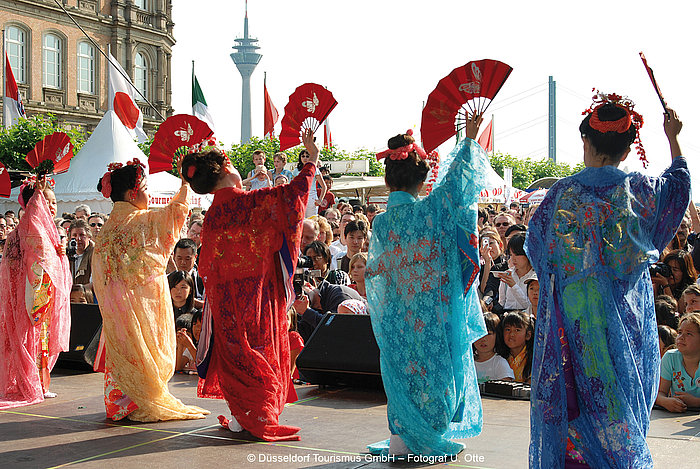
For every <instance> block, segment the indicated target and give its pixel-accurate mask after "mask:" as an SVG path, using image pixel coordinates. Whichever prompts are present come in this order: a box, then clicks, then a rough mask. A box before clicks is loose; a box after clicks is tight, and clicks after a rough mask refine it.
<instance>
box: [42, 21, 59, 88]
mask: <svg viewBox="0 0 700 469" xmlns="http://www.w3.org/2000/svg"><path fill="white" fill-rule="evenodd" d="M44 86H46V87H48V88H57V89H60V88H61V86H62V84H61V39H60V38H59V37H58V36H56V35H55V34H47V35H46V36H44Z"/></svg>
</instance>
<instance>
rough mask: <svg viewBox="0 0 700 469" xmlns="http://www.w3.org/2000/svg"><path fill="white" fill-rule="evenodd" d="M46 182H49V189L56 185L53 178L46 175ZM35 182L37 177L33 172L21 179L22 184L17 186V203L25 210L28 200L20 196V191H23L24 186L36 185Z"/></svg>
mask: <svg viewBox="0 0 700 469" xmlns="http://www.w3.org/2000/svg"><path fill="white" fill-rule="evenodd" d="M46 182H48V183H49V186H51V189H53V188H54V187H56V181H54V180H53V178H50V177H47V178H46ZM36 183H37V178H36V176H35V175H34V174H32V175H31V176H29V177H28V178H25V179H24V180H23V181H22V185H21V186H19V197H17V202H18V203H19V206H20V207H22V208H23V209H25V210H26V208H27V202H29V201H28V200H24V197H22V193H23V192H24V188H25V187H27V186H28V187H31V188H32V189H33V188H34V187H35V186H36Z"/></svg>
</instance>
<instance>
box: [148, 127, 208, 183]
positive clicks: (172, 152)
mask: <svg viewBox="0 0 700 469" xmlns="http://www.w3.org/2000/svg"><path fill="white" fill-rule="evenodd" d="M202 143H205V144H207V145H216V139H215V138H214V132H212V131H211V129H210V128H209V126H208V125H207V124H206V123H205V122H203V121H201V120H199V119H198V118H196V117H195V116H191V115H189V114H176V115H174V116H170V117H168V118H167V119H165V122H163V123H162V124H161V125H160V127H158V131H157V132H156V136H155V137H154V138H153V143H152V144H151V151H150V154H149V156H148V167H149V170H148V172H149V174H154V173H159V172H161V171H169V170H171V169H173V165H174V163H173V162H174V161H175V159H176V157H177V156H179V155H180V154H181V153H182V151H183V150H180V149H181V148H183V147H184V148H186V149H187V150H190V149H192V148H193V147H195V146H199V145H201V144H202Z"/></svg>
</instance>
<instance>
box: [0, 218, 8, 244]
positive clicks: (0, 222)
mask: <svg viewBox="0 0 700 469" xmlns="http://www.w3.org/2000/svg"><path fill="white" fill-rule="evenodd" d="M7 233H9V231H8V229H7V220H6V219H5V217H3V216H2V215H0V239H5V238H6V237H7Z"/></svg>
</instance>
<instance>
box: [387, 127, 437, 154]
mask: <svg viewBox="0 0 700 469" xmlns="http://www.w3.org/2000/svg"><path fill="white" fill-rule="evenodd" d="M406 135H411V136H413V130H411V129H408V130H407V131H406ZM412 151H415V152H416V153H417V154H418V156H420V157H421V158H423V159H426V158H427V157H428V155H427V153H425V150H423V148H421V146H420V145H418V144H416V143H409V144H408V145H404V146H402V147H399V148H394V149H393V150H392V149H388V150H384V151H383V152H380V153H377V161H380V160H382V159H384V158H389V159H390V160H405V159H406V158H408V154H409V153H411V152H412Z"/></svg>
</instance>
